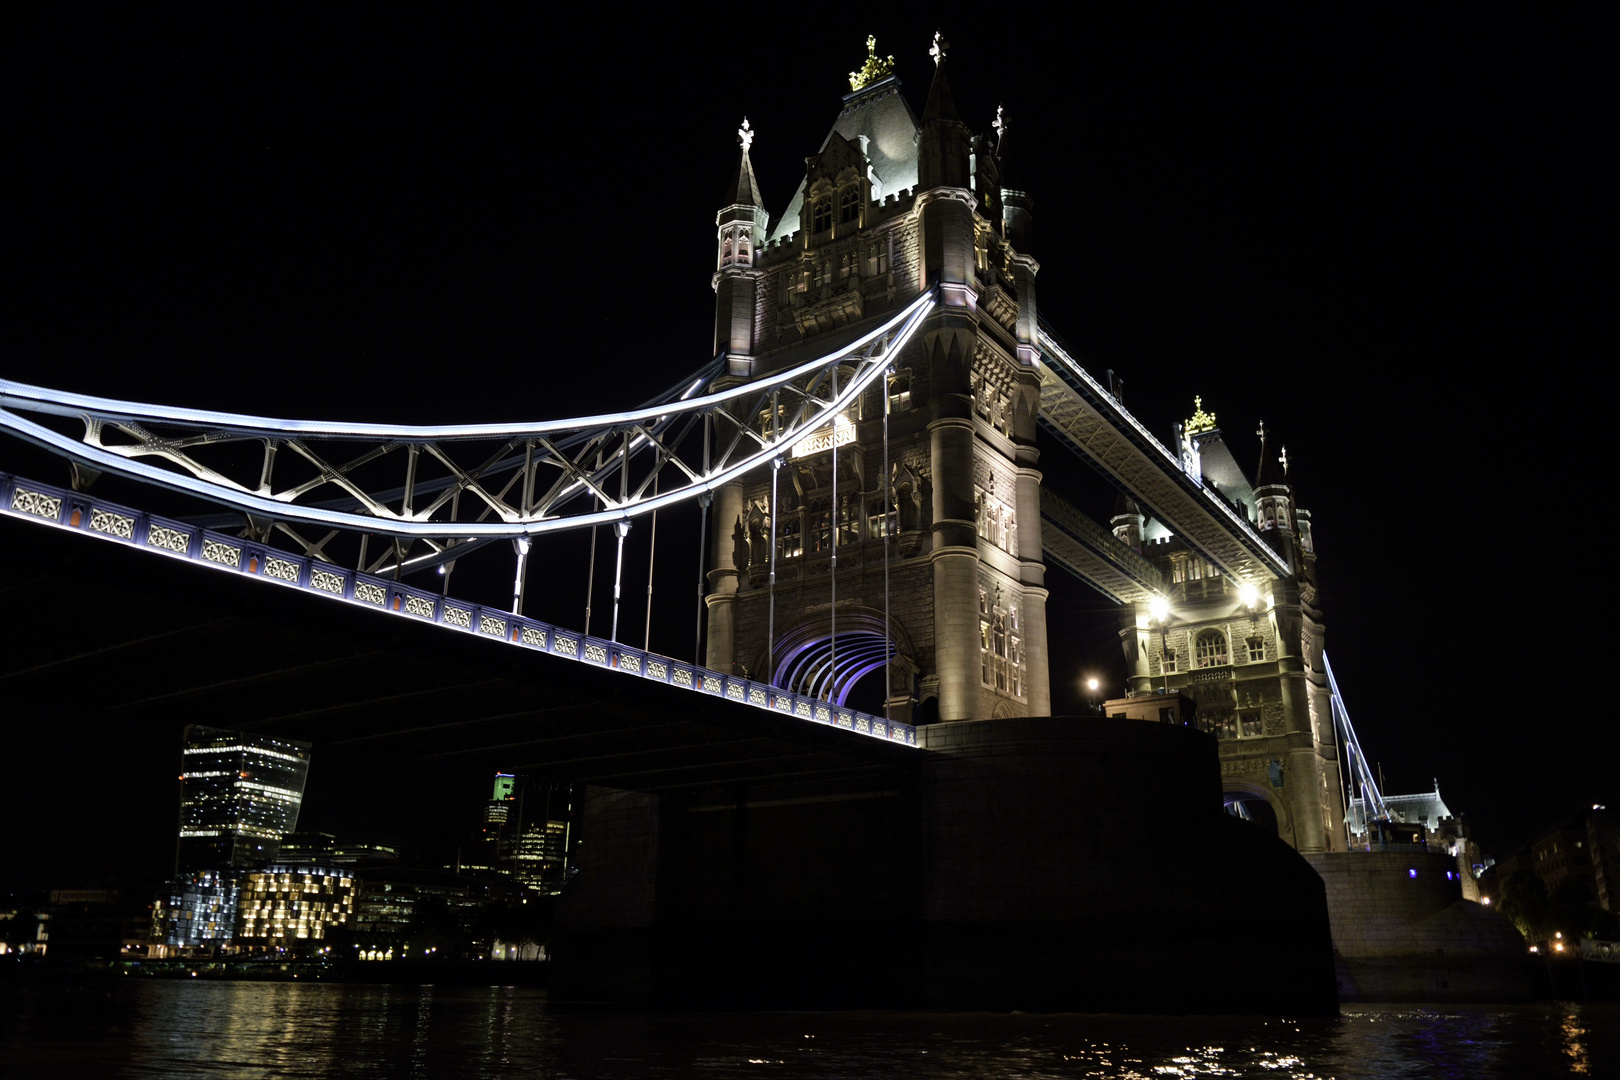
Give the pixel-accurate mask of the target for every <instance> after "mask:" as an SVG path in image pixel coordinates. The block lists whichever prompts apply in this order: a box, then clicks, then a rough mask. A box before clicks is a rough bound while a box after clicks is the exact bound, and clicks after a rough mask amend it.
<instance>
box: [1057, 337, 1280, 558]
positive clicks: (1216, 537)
mask: <svg viewBox="0 0 1620 1080" xmlns="http://www.w3.org/2000/svg"><path fill="white" fill-rule="evenodd" d="M1040 343H1041V350H1042V352H1043V353H1045V356H1046V363H1044V364H1042V365H1041V412H1040V419H1041V422H1042V423H1043V424H1044V425H1045V426H1046V428H1047V429H1048V430H1049V431H1051V432H1052V434H1053V435H1055V436H1056V437H1057V438H1058V439H1059V441H1061V442H1063V443H1064V444H1065V445H1067V446H1068V447H1069V448H1070V449H1071V450H1073V451H1075V452H1076V453H1078V454H1080V455H1081V456H1082V457H1084V458H1086V459H1087V460H1089V461H1091V462H1092V463H1093V464H1095V465H1096V466H1097V467H1098V468H1099V469H1101V470H1102V471H1103V472H1104V473H1105V474H1107V475H1108V476H1110V477H1111V478H1112V479H1113V480H1114V482H1115V483H1116V484H1118V485H1119V486H1120V487H1122V488H1124V489H1125V490H1126V491H1128V492H1129V493H1130V494H1131V496H1132V497H1133V498H1135V499H1136V501H1137V502H1138V503H1140V504H1141V505H1142V509H1143V510H1144V511H1145V512H1146V513H1149V514H1151V515H1152V516H1153V517H1155V518H1157V519H1158V520H1159V521H1160V522H1162V523H1163V524H1164V525H1165V526H1166V527H1167V528H1168V529H1169V530H1170V531H1171V532H1173V533H1175V534H1176V535H1177V536H1179V537H1180V538H1181V539H1182V540H1183V541H1185V542H1186V543H1187V544H1188V545H1189V546H1191V547H1192V548H1194V549H1196V550H1197V551H1199V552H1201V553H1202V554H1203V555H1204V556H1205V557H1206V558H1208V559H1209V560H1210V561H1211V562H1213V563H1215V565H1217V566H1219V567H1220V568H1221V570H1222V571H1223V572H1224V573H1227V574H1229V575H1231V576H1232V577H1234V578H1237V579H1238V580H1240V581H1249V582H1254V583H1255V584H1257V585H1258V584H1263V583H1264V582H1267V581H1270V580H1272V579H1274V578H1279V577H1287V576H1288V575H1289V574H1290V573H1291V570H1290V569H1289V566H1288V563H1287V562H1286V561H1285V560H1284V559H1283V558H1282V556H1280V555H1278V554H1277V552H1276V551H1275V550H1273V549H1272V548H1271V546H1270V545H1268V544H1267V543H1266V542H1265V541H1264V540H1262V539H1261V538H1260V534H1259V533H1257V532H1255V531H1254V528H1253V526H1251V525H1250V524H1249V523H1248V522H1247V521H1245V520H1244V519H1243V518H1242V517H1240V516H1239V515H1238V513H1237V512H1236V511H1235V510H1233V509H1232V508H1231V507H1230V506H1228V505H1227V503H1226V501H1225V500H1224V499H1222V498H1221V497H1220V496H1219V495H1217V494H1215V493H1213V492H1211V491H1210V490H1209V488H1208V487H1206V486H1205V485H1204V484H1203V483H1202V482H1201V481H1200V480H1198V479H1195V478H1194V477H1192V476H1189V475H1188V474H1187V472H1186V470H1184V469H1183V468H1182V466H1181V462H1180V461H1179V460H1178V459H1177V458H1176V456H1175V455H1174V454H1172V453H1171V452H1170V451H1169V450H1168V449H1166V448H1165V446H1164V444H1163V443H1161V442H1159V441H1158V440H1157V439H1155V438H1154V437H1153V435H1152V434H1151V433H1150V432H1149V431H1148V430H1147V428H1145V427H1143V426H1142V424H1141V422H1140V421H1138V420H1137V419H1136V417H1134V416H1132V415H1131V414H1130V413H1128V412H1126V411H1125V408H1124V406H1122V405H1120V404H1119V403H1118V402H1117V401H1115V400H1114V398H1113V396H1112V395H1111V394H1109V393H1108V392H1107V391H1106V390H1104V389H1103V388H1102V386H1101V385H1099V384H1098V383H1097V380H1095V379H1093V378H1092V377H1091V375H1090V374H1088V373H1087V372H1086V370H1085V369H1084V368H1082V367H1081V366H1080V365H1079V364H1078V363H1076V362H1075V360H1074V358H1073V357H1071V356H1070V355H1069V353H1068V351H1067V350H1065V349H1064V348H1063V346H1061V345H1060V344H1058V342H1057V341H1055V340H1053V338H1052V337H1051V335H1049V334H1048V333H1047V332H1046V331H1045V330H1044V329H1043V330H1042V331H1041V334H1040Z"/></svg>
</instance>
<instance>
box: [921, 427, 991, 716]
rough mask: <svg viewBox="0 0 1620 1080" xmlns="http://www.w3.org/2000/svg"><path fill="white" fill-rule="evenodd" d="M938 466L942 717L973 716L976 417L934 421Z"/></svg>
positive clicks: (936, 563) (937, 628)
mask: <svg viewBox="0 0 1620 1080" xmlns="http://www.w3.org/2000/svg"><path fill="white" fill-rule="evenodd" d="M928 432H929V439H930V452H931V457H932V459H933V467H934V525H933V533H934V550H933V552H932V554H931V555H930V556H929V558H930V561H931V562H932V563H933V567H934V667H935V671H936V672H937V673H938V675H939V718H940V719H941V720H972V719H973V718H974V716H975V712H976V708H977V705H978V698H979V683H980V681H981V680H980V675H979V666H980V663H979V650H980V638H979V577H978V571H979V547H978V529H977V527H976V526H975V524H974V521H973V422H972V421H971V420H969V419H967V418H966V417H949V418H945V419H939V420H935V421H934V422H933V423H931V424H929V425H928Z"/></svg>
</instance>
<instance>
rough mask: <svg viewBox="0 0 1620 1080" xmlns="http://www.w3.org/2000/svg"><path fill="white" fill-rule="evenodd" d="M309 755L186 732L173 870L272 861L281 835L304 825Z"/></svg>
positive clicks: (204, 731) (192, 729) (261, 741)
mask: <svg viewBox="0 0 1620 1080" xmlns="http://www.w3.org/2000/svg"><path fill="white" fill-rule="evenodd" d="M309 750H310V744H308V743H300V742H286V741H283V740H280V739H270V738H266V737H264V736H262V735H249V734H247V733H246V732H241V731H224V730H221V729H218V728H209V727H202V726H200V725H196V724H193V725H191V726H189V727H187V728H186V736H185V754H184V764H183V765H182V768H181V772H180V782H181V787H180V844H179V848H178V851H177V853H176V857H175V872H176V873H177V874H180V875H182V876H184V875H187V874H195V873H198V872H201V871H204V870H236V869H245V868H250V867H259V866H264V865H265V864H267V863H269V862H272V861H273V860H274V859H275V857H276V854H277V851H278V850H279V848H280V844H281V837H282V834H284V833H290V832H293V831H294V830H295V829H296V828H297V827H298V808H299V805H300V804H301V803H302V802H303V799H304V781H305V779H306V777H307V776H308V775H309Z"/></svg>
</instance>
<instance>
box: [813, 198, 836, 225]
mask: <svg viewBox="0 0 1620 1080" xmlns="http://www.w3.org/2000/svg"><path fill="white" fill-rule="evenodd" d="M830 228H832V196H830V195H823V196H822V197H821V198H819V199H817V200H816V201H815V202H813V203H811V204H810V231H811V232H826V231H827V230H828V229H830Z"/></svg>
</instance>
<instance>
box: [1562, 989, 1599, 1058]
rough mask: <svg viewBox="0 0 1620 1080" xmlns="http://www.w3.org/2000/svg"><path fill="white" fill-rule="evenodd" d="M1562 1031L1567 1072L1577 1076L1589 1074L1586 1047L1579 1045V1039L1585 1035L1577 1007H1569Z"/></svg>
mask: <svg viewBox="0 0 1620 1080" xmlns="http://www.w3.org/2000/svg"><path fill="white" fill-rule="evenodd" d="M1562 1031H1563V1035H1564V1053H1565V1054H1567V1055H1568V1056H1569V1071H1570V1072H1572V1073H1577V1074H1585V1073H1588V1072H1590V1071H1591V1068H1592V1067H1591V1064H1590V1063H1589V1062H1588V1061H1587V1060H1586V1047H1585V1046H1584V1045H1583V1044H1582V1043H1581V1037H1582V1036H1584V1035H1585V1034H1586V1029H1585V1028H1583V1027H1581V1012H1580V1008H1579V1007H1578V1006H1575V1005H1571V1006H1569V1011H1568V1012H1567V1013H1565V1014H1564V1025H1563V1028H1562Z"/></svg>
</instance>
